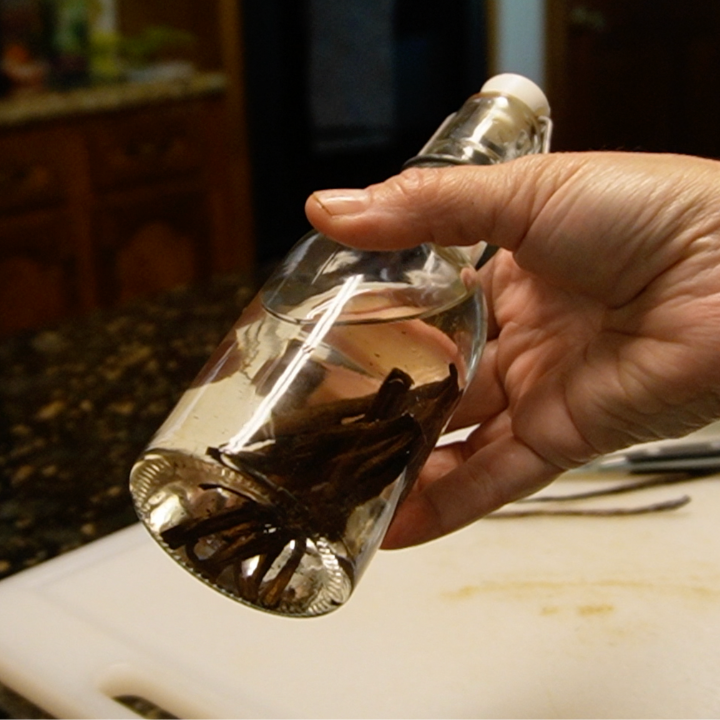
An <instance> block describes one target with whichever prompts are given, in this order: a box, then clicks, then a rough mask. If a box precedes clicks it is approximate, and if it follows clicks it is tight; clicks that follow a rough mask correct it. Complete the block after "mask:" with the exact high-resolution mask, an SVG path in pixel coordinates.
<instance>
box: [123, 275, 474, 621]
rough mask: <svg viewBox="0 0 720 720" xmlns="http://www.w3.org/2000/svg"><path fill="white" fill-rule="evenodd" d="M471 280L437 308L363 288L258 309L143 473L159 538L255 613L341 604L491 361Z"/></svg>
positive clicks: (398, 291)
mask: <svg viewBox="0 0 720 720" xmlns="http://www.w3.org/2000/svg"><path fill="white" fill-rule="evenodd" d="M465 277H466V278H467V280H468V284H467V285H465V284H464V283H463V282H462V280H461V279H460V276H458V278H457V281H456V282H455V283H454V284H453V286H452V287H451V288H448V287H445V288H444V289H443V295H444V298H443V301H442V302H441V303H440V305H438V304H437V302H436V301H437V299H438V298H437V292H434V291H432V290H431V289H429V288H427V287H423V288H422V290H418V288H417V287H413V286H411V285H409V284H407V283H402V282H396V283H382V284H380V283H377V282H372V281H371V282H368V281H367V280H366V279H365V275H364V274H355V275H351V276H350V278H349V279H348V280H346V281H345V283H344V284H340V285H339V287H337V288H335V289H333V290H330V291H328V292H323V293H320V294H319V295H314V296H313V297H312V298H311V299H310V300H309V301H308V302H307V303H304V304H302V303H301V304H299V305H294V306H293V307H292V310H291V312H290V313H289V314H285V313H281V314H278V312H277V311H276V310H274V309H272V308H271V307H268V306H267V305H266V304H264V303H263V294H261V295H260V296H258V298H256V299H255V301H254V302H253V303H252V304H251V305H250V306H249V307H248V308H247V310H246V312H245V313H244V314H243V316H242V317H241V318H240V320H239V321H238V323H237V324H236V326H235V327H234V328H233V329H232V331H231V332H230V334H229V335H228V336H227V338H226V340H225V341H224V342H223V343H222V344H221V346H220V347H219V348H218V350H217V351H216V353H215V355H214V356H213V358H211V360H210V361H209V362H208V364H207V365H206V367H205V369H204V370H203V371H202V372H201V373H200V375H199V376H198V378H197V380H196V381H195V383H194V384H193V386H192V387H191V388H190V389H188V391H187V392H186V393H185V395H184V396H183V398H182V399H181V401H180V403H179V404H178V406H177V408H176V409H175V411H174V412H173V414H172V415H171V416H170V417H169V418H168V420H167V422H166V423H165V425H164V426H163V428H161V430H160V431H159V432H158V434H157V435H156V437H155V438H154V440H153V442H152V443H151V446H150V447H149V448H148V449H147V450H146V452H145V453H143V455H142V456H141V458H140V459H139V460H138V462H137V463H136V465H135V467H134V468H133V471H132V476H131V484H132V488H133V494H134V496H135V501H136V505H137V508H138V511H139V514H140V517H141V519H142V520H143V521H144V522H145V524H146V525H147V527H148V528H149V529H150V531H151V532H152V533H153V535H154V536H155V537H156V539H157V540H158V541H159V542H160V543H161V544H162V545H163V547H164V548H165V549H166V550H167V551H168V552H170V554H171V555H172V556H173V557H175V559H176V560H178V561H180V562H181V563H182V564H183V565H184V566H185V567H187V568H188V569H189V570H191V571H192V572H193V573H194V574H196V575H197V576H199V577H200V578H201V579H203V580H204V581H206V582H208V583H210V584H212V585H213V586H215V587H216V588H217V589H220V590H221V591H223V592H224V593H226V594H228V595H230V596H232V597H234V598H236V599H239V600H241V601H243V602H246V603H249V604H251V605H254V606H256V607H259V608H262V609H265V610H269V611H272V612H278V613H281V614H285V615H301V616H308V615H318V614H323V613H326V612H328V611H330V610H332V609H334V608H335V607H337V606H339V605H341V604H343V603H344V602H345V601H346V600H347V599H348V597H349V596H350V593H351V592H352V590H353V588H354V586H355V583H356V582H357V580H358V578H359V576H360V574H361V573H362V571H363V570H364V568H365V565H366V563H367V561H368V559H369V557H370V555H371V554H372V553H373V552H374V550H375V549H376V547H377V546H378V544H379V543H380V541H381V539H382V536H383V535H384V532H385V530H386V528H387V525H388V523H389V521H390V519H391V518H392V515H393V512H394V510H395V507H396V506H397V503H398V501H399V500H400V498H401V496H402V495H403V493H404V492H405V491H406V490H407V489H408V488H409V486H410V484H411V483H412V481H413V480H414V478H415V477H416V475H417V474H418V472H419V470H420V468H421V467H422V465H423V463H424V462H425V460H426V458H427V456H428V454H429V453H430V451H431V450H432V448H433V447H434V445H435V443H436V442H437V439H438V437H439V435H440V433H441V432H442V430H443V429H444V427H445V425H446V423H447V421H448V419H449V417H450V415H451V414H452V411H453V409H454V408H455V406H456V403H457V401H458V399H459V397H460V395H461V392H462V390H463V388H464V386H465V384H466V382H467V380H468V378H469V376H470V375H471V374H472V372H473V369H474V365H475V363H476V361H477V358H478V357H479V353H480V350H481V346H482V342H483V341H482V335H481V334H478V332H477V329H478V327H479V326H482V324H483V305H482V296H481V294H480V293H479V290H478V288H477V286H476V284H475V281H474V274H473V273H468V274H466V275H465ZM448 290H449V291H450V292H448ZM268 295H271V293H265V296H266V297H267V296H268ZM429 301H430V302H432V304H431V305H428V302H429Z"/></svg>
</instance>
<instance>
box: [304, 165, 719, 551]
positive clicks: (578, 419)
mask: <svg viewBox="0 0 720 720" xmlns="http://www.w3.org/2000/svg"><path fill="white" fill-rule="evenodd" d="M306 213H307V216H308V218H309V220H310V222H311V223H312V224H313V225H314V226H315V227H316V228H317V229H318V230H320V231H321V232H324V233H325V234H327V235H329V236H331V237H333V238H335V239H336V240H338V241H339V242H342V243H345V244H349V245H354V246H357V247H361V248H367V249H373V250H386V249H392V248H403V247H409V246H413V245H417V244H420V243H425V242H434V243H437V244H440V245H470V244H474V243H476V242H479V241H481V240H485V241H487V242H489V243H490V244H492V245H497V246H499V247H500V248H502V250H500V251H498V253H497V254H496V255H495V256H494V257H493V258H492V260H491V261H490V262H489V263H488V264H487V265H485V266H484V267H483V268H482V269H481V270H480V271H479V272H480V279H481V282H482V284H483V287H484V290H485V293H486V297H487V303H488V308H489V333H488V344H487V347H486V350H485V353H484V355H483V358H482V360H481V363H480V366H479V369H478V373H477V375H476V378H475V380H474V381H473V383H472V384H471V386H470V387H469V388H468V390H467V392H466V394H465V397H464V398H463V401H462V403H461V405H460V407H459V408H458V411H457V413H456V415H455V417H454V418H453V427H462V426H468V425H474V424H476V423H481V425H480V427H479V428H478V429H477V430H475V431H474V432H473V433H472V434H471V435H470V436H469V437H468V439H467V440H466V441H465V442H463V443H457V444H454V445H451V446H448V447H446V448H440V449H437V450H436V451H435V452H434V453H433V454H432V456H431V457H430V459H429V460H428V462H427V464H426V466H425V468H424V469H423V471H422V473H421V476H420V478H419V479H418V482H417V484H416V487H415V489H414V490H413V492H411V493H410V495H409V496H408V498H407V500H406V501H405V503H404V504H403V505H402V507H401V508H399V509H398V512H397V514H396V517H395V519H394V521H393V524H392V526H391V527H390V530H389V531H388V534H387V537H386V539H385V543H384V546H385V547H403V546H406V545H411V544H416V543H420V542H424V541H427V540H430V539H432V538H435V537H438V536H440V535H443V534H445V533H448V532H450V531H452V530H455V529H457V528H460V527H462V526H463V525H465V524H467V523H469V522H472V521H473V520H475V519H477V518H480V517H482V516H483V515H485V514H487V513H489V512H491V511H492V510H495V509H497V508H498V507H500V506H501V505H503V504H505V503H507V502H510V501H512V500H515V499H518V498H519V497H522V496H524V495H527V494H529V493H531V492H533V491H535V490H537V489H539V488H540V487H542V486H543V485H545V484H547V483H548V482H550V481H551V480H552V479H553V478H555V477H556V476H557V475H558V474H560V473H561V472H562V471H563V470H565V469H568V468H571V467H574V466H577V465H580V464H582V463H584V462H586V461H588V460H590V459H591V458H592V457H594V456H596V455H598V454H601V453H607V452H610V451H613V450H618V449H620V448H623V447H626V446H628V445H630V444H633V443H636V442H640V441H646V440H651V439H655V438H659V437H669V436H677V435H681V434H685V433H686V432H689V431H691V430H693V429H695V428H698V427H701V426H703V425H705V424H707V423H709V422H711V421H712V420H714V419H717V418H718V417H720V163H718V162H715V161H711V160H702V159H698V158H690V157H683V156H671V155H647V154H630V153H578V154H555V155H553V154H550V155H536V156H530V157H526V158H520V159H518V160H514V161H512V162H510V163H507V164H504V165H498V166H494V167H449V168H437V169H429V168H428V169H419V168H416V169H411V170H408V171H405V172H404V173H402V174H401V175H399V176H397V177H394V178H391V179H389V180H387V181H386V182H384V183H380V184H378V185H373V186H371V187H369V188H367V189H365V190H352V191H351V190H340V191H326V192H325V193H315V194H314V195H312V196H311V197H310V198H309V199H308V202H307V205H306Z"/></svg>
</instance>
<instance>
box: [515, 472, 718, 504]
mask: <svg viewBox="0 0 720 720" xmlns="http://www.w3.org/2000/svg"><path fill="white" fill-rule="evenodd" d="M710 474H714V473H702V474H698V473H687V472H680V473H665V474H663V475H654V476H652V477H650V478H646V479H644V480H635V481H632V482H625V483H620V484H618V485H612V486H611V487H605V488H599V489H596V490H586V491H584V492H578V493H567V494H566V495H540V496H538V497H534V496H531V497H526V498H522V499H520V500H517V501H516V502H517V503H541V502H564V501H566V500H587V499H590V498H597V497H605V496H608V495H622V494H623V493H629V492H636V491H638V490H645V489H647V488H653V487H660V486H662V485H676V484H678V483H683V482H689V481H691V480H699V479H701V478H703V477H708V475H710Z"/></svg>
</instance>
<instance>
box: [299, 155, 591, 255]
mask: <svg viewBox="0 0 720 720" xmlns="http://www.w3.org/2000/svg"><path fill="white" fill-rule="evenodd" d="M560 157H562V162H558V159H559V158H560ZM583 162H584V160H583V159H582V158H581V156H579V155H577V156H574V158H573V157H572V156H570V155H563V156H553V155H536V156H529V157H526V158H518V159H517V160H513V161H512V162H509V163H505V164H502V165H494V166H451V167H444V168H419V167H418V168H409V169H408V170H405V171H404V172H402V173H401V174H400V175H396V176H394V177H392V178H390V179H388V180H386V181H385V182H382V183H378V184H377V185H371V186H369V187H367V188H365V189H362V190H350V189H348V190H324V191H318V192H315V193H313V194H312V195H311V196H310V197H309V198H308V200H307V202H306V204H305V212H306V215H307V217H308V219H309V221H310V223H311V224H312V225H313V226H314V227H315V228H316V229H317V230H319V231H320V232H322V233H324V234H325V235H328V236H329V237H332V238H333V239H335V240H337V241H338V242H340V243H344V244H346V245H351V246H354V247H359V248H362V249H366V250H391V249H400V248H407V247H413V246H416V245H420V244H421V243H427V242H432V243H435V244H438V245H474V244H476V243H478V242H480V241H485V242H489V243H491V244H493V245H498V246H500V247H504V248H506V249H509V250H514V249H515V248H516V247H517V245H518V244H519V243H520V242H521V241H522V239H523V237H524V236H525V234H526V233H527V230H528V228H529V227H530V226H531V225H532V222H533V220H534V216H535V214H536V213H537V212H539V210H540V208H542V207H543V205H544V204H545V201H546V199H547V198H548V197H550V196H551V195H552V193H553V192H554V190H555V189H557V188H558V187H559V186H561V185H562V184H563V182H564V180H565V178H567V177H568V176H569V175H572V174H573V173H574V172H575V169H576V166H577V165H578V163H581V164H582V163H583Z"/></svg>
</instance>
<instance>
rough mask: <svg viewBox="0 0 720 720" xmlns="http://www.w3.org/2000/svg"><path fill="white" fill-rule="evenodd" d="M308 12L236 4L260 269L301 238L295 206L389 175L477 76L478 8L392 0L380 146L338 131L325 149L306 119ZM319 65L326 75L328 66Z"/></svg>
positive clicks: (301, 5)
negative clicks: (388, 91) (387, 94)
mask: <svg viewBox="0 0 720 720" xmlns="http://www.w3.org/2000/svg"><path fill="white" fill-rule="evenodd" d="M345 1H346V0H344V2H345ZM348 4H350V5H352V4H357V1H356V0H352V1H351V2H349V3H348ZM360 5H362V3H360ZM369 5H372V3H369ZM369 5H368V7H369ZM311 12H312V7H311V0H291V1H283V0H262V2H254V1H252V0H250V1H246V2H244V3H243V25H244V38H243V42H244V45H245V53H246V55H245V67H246V99H247V105H246V107H247V110H248V126H249V135H250V137H249V139H250V146H251V152H252V163H253V186H254V203H255V227H256V236H257V252H258V260H259V262H260V263H261V264H262V263H268V262H272V261H273V260H275V259H278V258H279V257H282V256H283V255H284V254H285V252H286V251H287V250H288V249H289V248H290V247H291V245H292V244H293V243H294V242H295V241H296V240H297V239H298V238H299V237H300V236H301V235H302V234H304V233H305V232H306V231H307V230H308V224H307V221H306V219H305V215H304V211H303V206H304V202H305V198H306V197H307V196H308V195H309V194H310V193H311V192H312V191H313V190H316V189H320V188H326V187H362V186H365V185H367V184H369V183H372V182H377V181H380V180H383V179H385V178H386V177H388V176H390V175H392V174H394V173H395V172H397V171H398V169H399V168H400V167H401V165H402V163H403V162H404V161H405V160H407V159H408V158H409V157H412V156H413V155H415V154H416V153H417V152H418V150H419V149H420V148H421V147H422V146H423V145H424V143H425V142H426V140H427V139H428V138H429V137H430V135H431V134H432V133H433V132H434V130H435V129H436V127H437V126H438V125H439V124H440V122H441V121H442V120H443V119H444V118H445V117H446V116H447V115H448V114H449V113H451V112H453V111H455V110H456V109H457V108H458V107H459V106H460V105H461V104H462V103H463V102H464V100H465V99H466V98H467V97H469V96H470V95H472V94H473V93H475V92H477V91H478V90H479V89H480V86H481V85H482V84H483V82H484V81H485V79H486V77H487V59H486V56H487V48H486V47H485V46H484V44H483V43H482V38H485V37H486V27H485V23H486V17H485V11H484V3H480V2H476V1H474V2H473V1H472V0H396V2H395V3H394V9H393V17H392V38H391V47H390V48H389V52H390V53H391V57H392V74H393V98H392V101H393V105H394V121H393V123H392V126H391V127H389V128H387V133H386V136H385V137H384V139H380V140H378V138H374V139H368V140H367V142H363V132H362V130H363V129H362V127H357V126H354V127H346V128H342V127H338V128H335V129H334V130H335V132H334V134H333V138H332V139H333V142H332V143H331V144H329V143H326V142H323V140H326V139H327V138H324V137H323V131H322V129H320V128H318V127H316V126H314V125H313V119H312V114H311V112H310V104H311V95H310V92H311V90H310V86H311V83H310V55H311V52H312V47H311V43H312V40H313V36H312V34H311V32H310V18H311ZM324 31H325V32H327V33H332V32H336V33H338V34H339V37H336V38H335V41H336V42H337V43H339V44H340V45H342V43H343V42H344V41H346V40H347V41H348V42H349V41H351V39H352V38H344V37H343V35H342V34H343V33H346V32H347V31H346V29H345V28H343V27H337V28H333V27H332V26H330V27H326V28H325V30H324ZM478 38H480V39H481V41H480V43H479V42H478ZM367 59H368V62H371V60H372V58H370V57H368V58H367ZM327 62H328V68H327V70H328V71H332V70H333V68H332V60H331V58H328V60H327ZM316 72H317V68H316ZM320 72H322V68H321V69H320ZM328 145H331V146H330V147H328Z"/></svg>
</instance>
